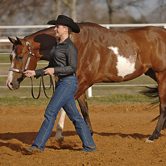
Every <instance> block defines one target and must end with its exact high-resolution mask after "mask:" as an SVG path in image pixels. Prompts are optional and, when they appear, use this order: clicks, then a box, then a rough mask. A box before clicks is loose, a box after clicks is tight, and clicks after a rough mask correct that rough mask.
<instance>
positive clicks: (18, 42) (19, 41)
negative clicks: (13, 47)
mask: <svg viewBox="0 0 166 166" xmlns="http://www.w3.org/2000/svg"><path fill="white" fill-rule="evenodd" d="M16 38H17V40H16V44H20V45H22V43H21V39H19V38H18V37H16Z"/></svg>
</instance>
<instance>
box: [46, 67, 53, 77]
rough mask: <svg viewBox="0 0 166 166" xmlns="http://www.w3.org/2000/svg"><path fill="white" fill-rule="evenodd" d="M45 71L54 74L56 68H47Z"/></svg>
mask: <svg viewBox="0 0 166 166" xmlns="http://www.w3.org/2000/svg"><path fill="white" fill-rule="evenodd" d="M44 73H45V74H47V75H53V74H54V68H47V69H46V70H44Z"/></svg>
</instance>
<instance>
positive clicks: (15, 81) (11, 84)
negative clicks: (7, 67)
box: [6, 72, 25, 90]
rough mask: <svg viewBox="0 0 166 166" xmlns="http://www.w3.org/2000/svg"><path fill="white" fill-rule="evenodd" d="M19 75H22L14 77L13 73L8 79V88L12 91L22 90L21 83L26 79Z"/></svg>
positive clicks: (10, 73)
mask: <svg viewBox="0 0 166 166" xmlns="http://www.w3.org/2000/svg"><path fill="white" fill-rule="evenodd" d="M19 75H20V74H17V77H16V76H15V77H13V72H9V74H8V78H7V80H6V86H7V87H8V88H9V89H10V90H17V89H19V88H20V83H21V82H22V81H23V80H24V78H25V77H23V76H22V75H21V77H20V76H19Z"/></svg>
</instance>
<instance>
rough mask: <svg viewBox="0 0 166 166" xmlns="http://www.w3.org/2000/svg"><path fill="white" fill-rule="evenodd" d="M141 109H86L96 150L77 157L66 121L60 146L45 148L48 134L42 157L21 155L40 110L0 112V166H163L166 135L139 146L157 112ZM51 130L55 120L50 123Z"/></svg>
mask: <svg viewBox="0 0 166 166" xmlns="http://www.w3.org/2000/svg"><path fill="white" fill-rule="evenodd" d="M148 108H149V105H147V104H119V105H89V112H90V117H91V121H92V125H93V129H94V135H93V138H94V141H95V143H96V145H97V148H98V150H97V151H95V152H93V153H86V152H79V151H78V150H79V149H81V148H82V146H81V141H80V139H79V137H78V135H77V133H76V132H75V129H74V127H73V124H72V123H71V122H70V120H69V119H68V118H66V121H65V128H64V132H63V135H64V143H62V144H61V145H58V144H57V149H53V148H51V147H50V145H51V140H52V139H53V137H54V135H55V127H56V126H55V127H54V131H53V132H52V135H51V137H50V139H49V140H48V142H47V144H46V149H45V151H44V152H42V153H37V154H34V155H23V154H22V149H23V148H24V147H29V146H30V145H31V144H32V142H33V140H34V139H35V137H36V135H37V133H38V130H39V128H40V125H41V123H42V122H43V119H44V118H43V114H44V111H45V106H41V107H0V166H4V165H6V166H38V165H40V166H41V165H42V166H50V165H54V166H98V165H101V166H107V165H108V166H109V165H110V166H149V165H151V166H165V165H166V131H162V133H161V136H160V138H159V139H158V140H155V142H154V143H145V140H146V138H147V137H148V136H150V134H152V132H153V130H154V128H155V126H156V123H157V121H155V122H151V120H152V119H153V118H155V117H156V116H158V113H159V110H158V107H157V108H155V109H148ZM56 124H57V120H56Z"/></svg>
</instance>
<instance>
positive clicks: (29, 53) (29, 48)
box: [9, 41, 35, 73]
mask: <svg viewBox="0 0 166 166" xmlns="http://www.w3.org/2000/svg"><path fill="white" fill-rule="evenodd" d="M26 45H27V47H28V59H27V62H26V65H25V68H24V69H23V70H19V69H15V68H9V71H14V72H17V73H23V72H24V71H26V70H27V68H28V66H29V62H30V59H31V56H35V54H34V53H32V52H31V46H30V43H29V42H28V41H26Z"/></svg>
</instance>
